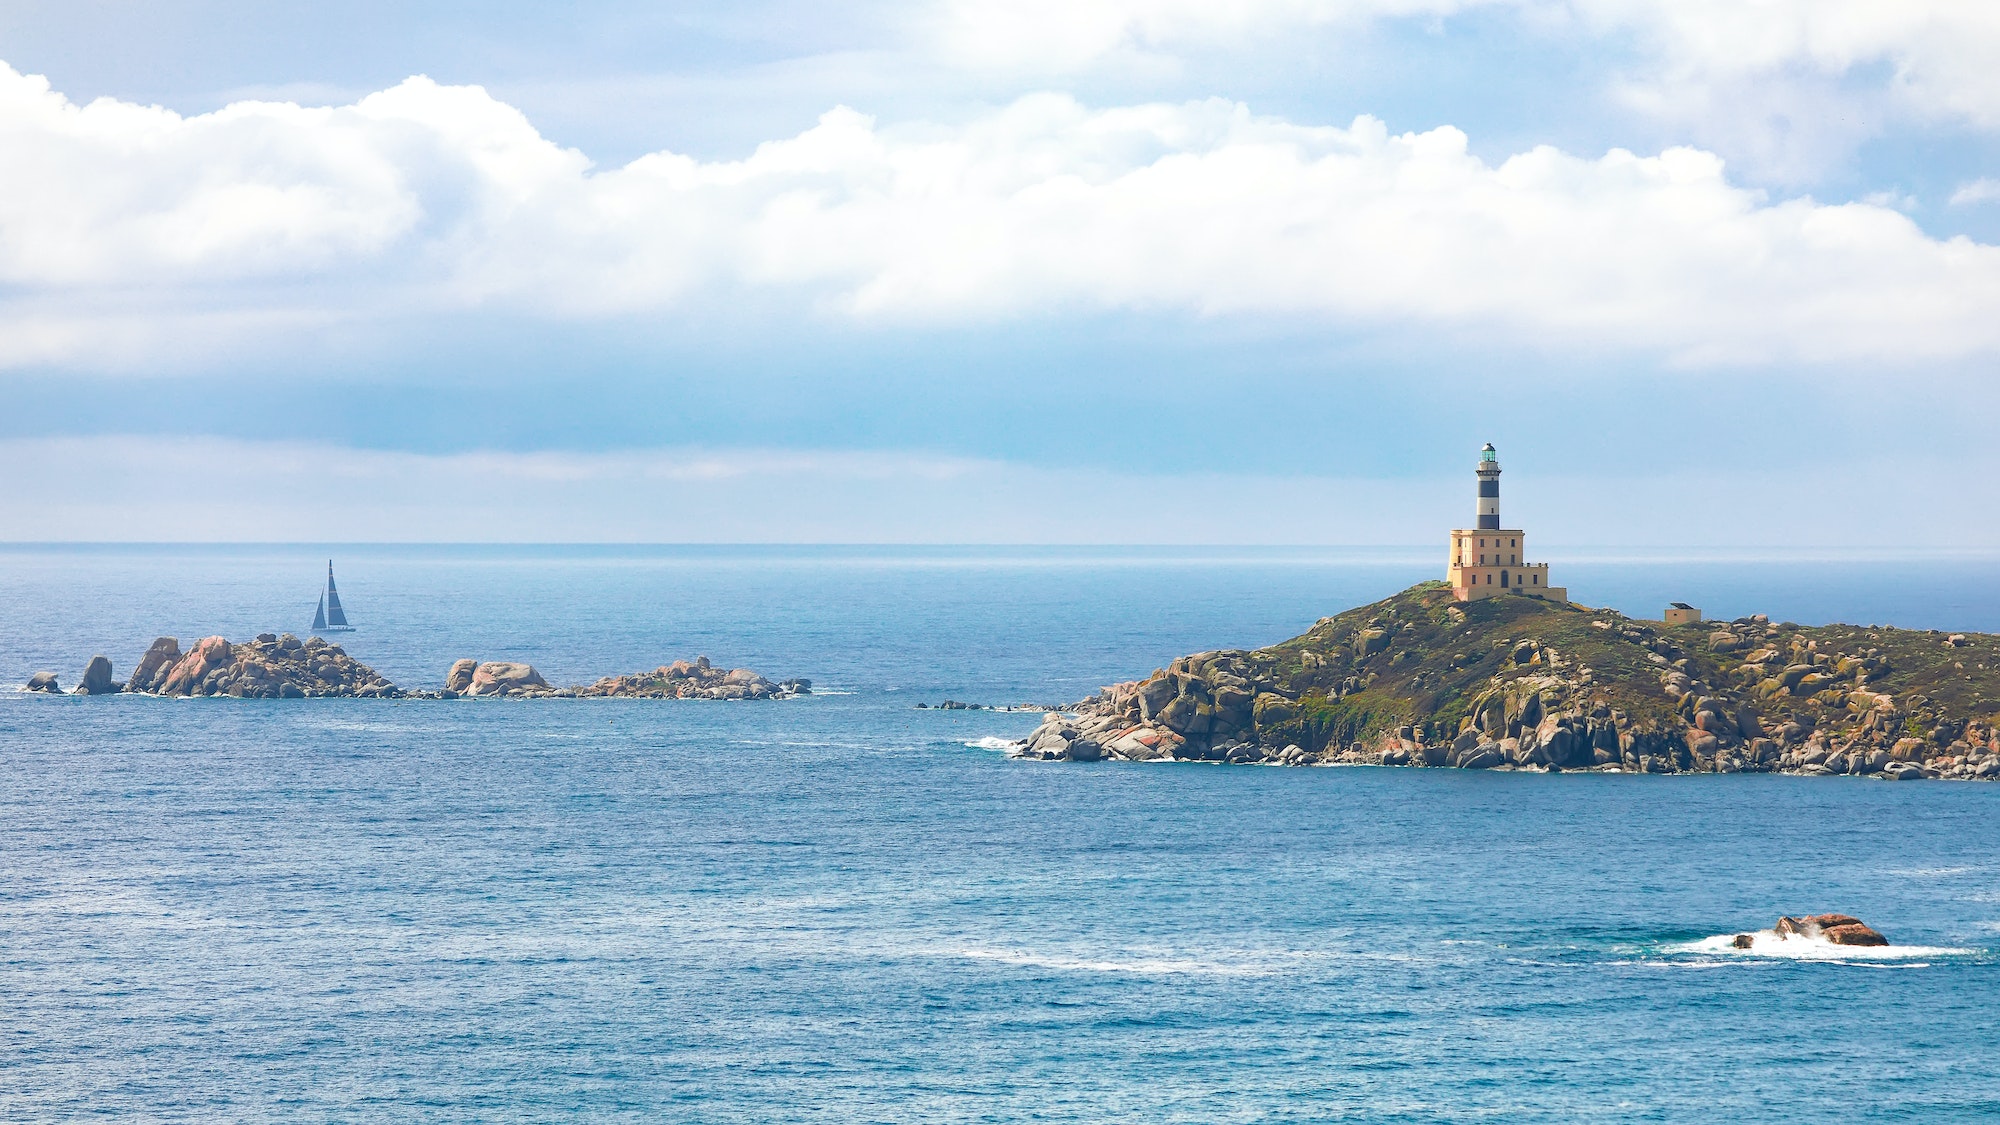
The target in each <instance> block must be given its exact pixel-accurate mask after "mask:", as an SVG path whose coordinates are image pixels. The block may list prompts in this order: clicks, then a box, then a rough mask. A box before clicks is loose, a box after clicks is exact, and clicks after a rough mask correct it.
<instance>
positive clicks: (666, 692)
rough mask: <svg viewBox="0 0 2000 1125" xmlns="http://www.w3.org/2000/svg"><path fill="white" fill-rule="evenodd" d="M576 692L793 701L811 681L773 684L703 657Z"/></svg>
mask: <svg viewBox="0 0 2000 1125" xmlns="http://www.w3.org/2000/svg"><path fill="white" fill-rule="evenodd" d="M576 693H577V694H578V695H582V696H618V697H621V698H639V699H790V698H791V697H792V696H795V695H810V694H811V693H812V681H811V680H785V681H784V682H782V683H772V682H771V681H770V680H767V679H765V678H764V677H763V676H761V675H758V674H757V673H756V672H752V671H751V670H750V669H748V668H731V669H728V670H726V671H725V670H723V669H720V668H714V667H711V666H710V665H709V662H708V657H706V656H701V657H696V658H695V659H694V660H692V661H689V660H676V661H674V662H673V663H672V664H663V665H661V666H660V667H658V668H655V669H654V670H652V671H651V672H637V673H632V674H629V675H623V676H606V677H604V678H603V679H601V680H598V681H597V682H596V683H593V684H590V685H588V686H586V687H580V688H577V689H576Z"/></svg>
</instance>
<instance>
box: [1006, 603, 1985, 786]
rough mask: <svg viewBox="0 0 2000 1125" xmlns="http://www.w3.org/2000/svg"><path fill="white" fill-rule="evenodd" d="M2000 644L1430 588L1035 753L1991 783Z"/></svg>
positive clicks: (1032, 754)
mask: <svg viewBox="0 0 2000 1125" xmlns="http://www.w3.org/2000/svg"><path fill="white" fill-rule="evenodd" d="M1997 725H2000V637H1996V636H1992V635H1985V634H1966V633H1950V634H1947V633H1941V632H1937V631H1935V630H1931V631H1922V630H1908V629H1892V628H1885V627H1863V626H1855V625H1826V626H1818V627H1807V626H1801V625H1795V624H1791V623H1789V622H1782V623H1773V622H1771V621H1770V620H1768V619H1767V618H1765V617H1762V616H1756V617H1745V618H1740V619H1738V620H1735V621H1729V622H1721V623H1717V622H1696V623H1689V624H1680V625H1672V626H1669V625H1667V624H1665V623H1664V622H1659V621H1645V620H1638V619H1633V618H1627V617H1624V616H1622V615H1620V614H1618V613H1616V612H1612V611H1609V610H1602V609H1590V608H1587V607H1584V606H1580V605H1575V604H1571V603H1569V602H1567V601H1562V600H1553V599H1549V598H1543V597H1535V596H1513V597H1507V596H1499V597H1482V598H1479V599H1477V600H1461V598H1460V597H1459V596H1458V595H1457V594H1456V593H1455V592H1454V589H1453V587H1452V586H1450V585H1447V584H1446V583H1443V582H1426V583H1422V584H1420V585H1417V586H1414V587H1411V588H1410V589H1408V590H1405V591H1403V592H1402V593H1400V594H1397V595H1395V596H1393V597H1390V598H1387V599H1384V600H1383V601H1380V602H1376V603H1375V604H1373V605H1367V606H1362V607H1360V608H1358V609H1353V610H1349V611H1347V612H1346V613H1342V614H1339V615H1337V616H1334V617H1328V618H1323V619H1321V620H1320V621H1319V622H1318V623H1317V624H1315V625H1314V626H1313V627H1312V628H1311V629H1310V630H1308V631H1307V632H1306V633H1304V634H1303V635H1301V636H1298V637H1294V638H1292V639H1291V640H1288V641H1285V642H1282V643H1280V644H1275V645H1272V646H1270V647H1268V648H1260V649H1252V650H1225V651H1216V652H1203V653H1196V654H1194V655H1191V656H1184V657H1181V658H1180V659H1178V660H1175V661H1174V662H1173V663H1172V664H1171V665H1169V666H1168V667H1166V668H1164V669H1160V670H1158V671H1156V672H1154V673H1153V674H1152V675H1151V676H1148V677H1146V678H1145V679H1142V680H1134V681H1131V682H1129V683H1121V684H1114V685H1112V686H1110V687H1107V688H1105V689H1104V690H1103V691H1101V692H1099V693H1098V694H1097V695H1096V696H1093V697H1092V698H1090V699H1086V700H1083V701H1081V702H1079V703H1077V704H1075V705H1074V706H1073V707H1072V708H1070V709H1069V710H1067V711H1063V712H1051V713H1050V714H1048V715H1047V716H1046V717H1045V718H1044V720H1043V722H1042V724H1041V726H1040V727H1039V728H1038V729H1037V730H1036V731H1035V732H1034V733H1033V734H1032V735H1031V736H1030V737H1029V738H1028V739H1026V740H1025V741H1023V742H1022V743H1020V744H1019V745H1018V746H1017V748H1016V749H1015V750H1014V751H1013V752H1014V753H1015V754H1016V755H1018V756H1021V757H1028V758H1037V759H1044V760H1063V761H1094V760H1097V759H1101V758H1112V759H1124V760H1130V761H1151V760H1165V759H1173V760H1183V761H1203V762H1227V763H1261V764H1274V765H1364V764H1365V765H1385V766H1413V767H1432V768H1438V767H1446V768H1459V769H1501V770H1534V771H1547V772H1556V771H1565V770H1597V771H1606V772H1611V771H1618V772H1638V773H1691V772H1701V773H1710V772H1714V773H1732V772H1759V771H1762V772H1771V771H1777V772H1787V773H1801V774H1852V775H1866V776H1871V777H1879V778H1885V779H1897V780H1907V779H1917V778H1958V779H1994V778H2000V741H1996V733H1995V732H1996V726H1997Z"/></svg>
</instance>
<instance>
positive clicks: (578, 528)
mask: <svg viewBox="0 0 2000 1125" xmlns="http://www.w3.org/2000/svg"><path fill="white" fill-rule="evenodd" d="M1560 460H1561V459H1560V458H1554V459H1551V463H1555V462H1559V461H1560ZM1524 473H1525V475H1524ZM1621 473H1622V475H1621ZM1982 473H1983V470H1982V469H1981V468H1980V467H1979V466H1977V465H1972V464H1969V463H1968V464H1964V465H1949V464H1942V463H1940V462H1937V461H1935V460H1932V459H1927V458H1926V457H1923V456H1915V457H1912V456H1908V455H1906V454H1905V453H1904V452H1903V451H1901V450H1898V451H1896V456H1895V457H1894V458H1893V459H1886V460H1877V459H1872V458H1869V457H1855V458H1848V459H1840V460H1837V461H1834V462H1828V463H1825V464H1813V465H1807V466H1802V467H1798V468H1779V469H1773V470H1772V471H1771V472H1769V473H1767V474H1766V475H1765V476H1763V477H1761V478H1760V483H1759V487H1757V488H1754V489H1745V488H1744V487H1742V482H1741V481H1740V480H1738V479H1736V478H1734V477H1732V476H1731V475H1729V472H1727V471H1724V470H1719V469H1711V468H1706V467H1702V466H1699V465H1687V464H1680V463H1666V464H1663V463H1656V462H1654V461H1651V460H1648V461H1645V462H1643V463H1637V464H1634V465H1631V466H1627V467H1625V468H1623V469H1622V470H1612V469H1610V468H1607V467H1601V466H1592V467H1588V468H1587V469H1585V470H1582V471H1578V472H1575V473H1571V474H1565V475H1547V474H1537V473H1532V472H1528V471H1526V470H1522V469H1519V468H1517V469H1515V470H1513V471H1512V475H1513V476H1516V477H1519V478H1520V479H1518V480H1516V481H1515V482H1514V483H1513V484H1511V485H1510V486H1509V488H1510V490H1511V491H1510V496H1511V497H1512V499H1510V501H1509V504H1510V509H1509V510H1510V511H1512V512H1513V513H1514V515H1515V516H1517V517H1518V518H1519V520H1520V521H1521V522H1522V523H1523V524H1524V526H1526V527H1529V528H1531V529H1533V531H1534V533H1535V536H1536V541H1537V542H1538V543H1541V544H1543V545H1544V546H1545V547H1547V546H1548V545H1551V544H1591V545H1603V546H1628V547H1656V548H1665V549H1667V550H1669V551H1680V550H1685V549H1687V548H1689V547H1727V548H1739V549H1740V548H1747V547H1784V548H1788V549H1810V548H1817V547H1839V548H1842V549H1847V550H1852V549H1855V548H1856V547H1857V546H1859V545H1863V544H1880V543H1893V544H1895V545H1896V549H1898V550H1912V549H1920V548H1962V549H1980V548H1984V549H1991V548H1995V547H2000V502H1996V500H1995V499H1994V497H1993V494H1992V490H1991V489H1987V488H1984V487H1982V486H1981V483H1982V481H1983V475H1982ZM0 480H5V481H7V482H8V486H7V488H6V489H4V490H0V529H4V533H0V538H4V539H6V540H8V541H14V542H22V541H28V542H38V541H40V542H46V541H70V540H76V541H91V540H106V539H111V540H118V541H160V542H227V541H239V542H240V541H254V542H328V541H332V542H689V543H694V542H719V543H746V542H807V543H811V542H877V543H1111V544H1117V543H1157V544H1212V545H1228V544H1244V543H1272V544H1307V545H1312V544H1335V545H1337V544H1391V545H1394V544H1429V543H1436V542H1439V536H1440V535H1441V534H1442V531H1443V529H1445V528H1447V527H1451V526H1455V525H1456V524H1457V523H1458V522H1459V521H1461V520H1462V519H1463V518H1465V516H1466V515H1467V514H1468V512H1469V510H1470V504H1471V496H1470V486H1469V484H1468V482H1467V478H1466V477H1464V476H1462V475H1458V474H1457V473H1453V474H1451V475H1449V476H1429V477H1424V478H1416V479H1411V478H1399V479H1389V480H1370V479H1364V478H1355V477H1338V476H1332V475H1313V474H1298V475H1276V474H1259V473H1246V472H1226V471H1225V472H1195V471H1188V470H1185V469H1181V468H1165V469H1154V468H1150V467H1143V466H1140V467H1133V468H1130V469H1125V470H1107V469H1098V468H1079V467H1067V468H1065V467H1056V466H1048V465H1025V464H1019V463H1014V462H1006V461H996V460H990V459H984V458H974V457H952V456H940V455H936V454H930V453H912V452H896V451H886V452H884V451H877V452H842V451H811V450H786V449H655V450H640V451H632V452H622V453H562V452H541V453H507V452H476V453H461V454H419V453H408V452H395V451H380V450H363V449H352V448H346V447H341V446H334V445H314V444H297V443H288V442H259V441H240V440H231V439H223V438H213V437H200V438H162V437H133V436H98V437H69V438H41V439H7V440H0ZM1770 495H1787V496H1790V495H1839V496H1840V497H1841V502H1842V505H1843V511H1846V512H1848V513H1851V516H1852V518H1851V519H1849V520H1848V521H1847V522H1846V523H1843V524H1842V525H1841V527H1840V528H1839V529H1838V530H1839V537H1838V542H1834V541H1832V540H1831V539H1830V534H1829V531H1828V528H1827V524H1826V521H1825V518H1824V513H1823V512H1822V511H1821V510H1819V509H1818V508H1816V507H1814V506H1812V505H1804V506H1798V505H1793V506H1780V507H1779V508H1775V509H1774V508H1773V507H1772V506H1771V505H1770V504H1769V503H1768V502H1767V500H1766V498H1767V497H1768V496H1770ZM1689 497H1699V498H1700V503H1699V505H1698V506H1699V508H1700V510H1701V511H1702V513H1703V517H1702V518H1701V519H1699V520H1693V521H1682V522H1679V523H1676V524H1674V525H1673V527H1672V528H1671V529H1670V532H1671V534H1669V533H1668V531H1667V530H1663V528H1662V525H1661V524H1660V522H1659V520H1658V518H1657V513H1659V512H1662V511H1680V510H1684V509H1686V508H1687V507H1688V503H1689V500H1688V498H1689ZM1167 498H1171V499H1170V500H1169V499H1167ZM1301 513H1306V514H1307V515H1306V516H1305V517H1303V518H1302V516H1301ZM1560 555H1561V553H1560V552H1558V557H1560Z"/></svg>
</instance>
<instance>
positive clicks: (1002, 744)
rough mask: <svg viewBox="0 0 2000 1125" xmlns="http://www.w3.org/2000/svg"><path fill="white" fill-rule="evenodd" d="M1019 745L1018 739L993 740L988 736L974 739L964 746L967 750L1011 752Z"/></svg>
mask: <svg viewBox="0 0 2000 1125" xmlns="http://www.w3.org/2000/svg"><path fill="white" fill-rule="evenodd" d="M1020 743H1021V740H1020V739H1018V738H995V737H994V736H992V735H990V734H989V735H987V736H986V737H985V738H975V739H973V740H972V741H971V742H968V743H966V744H965V746H966V748H967V749H969V750H1012V749H1013V748H1014V747H1016V746H1018V745H1020Z"/></svg>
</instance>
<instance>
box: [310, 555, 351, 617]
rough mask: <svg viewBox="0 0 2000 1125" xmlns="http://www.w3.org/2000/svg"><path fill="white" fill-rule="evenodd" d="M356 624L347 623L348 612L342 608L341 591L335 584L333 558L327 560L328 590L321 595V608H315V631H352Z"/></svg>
mask: <svg viewBox="0 0 2000 1125" xmlns="http://www.w3.org/2000/svg"><path fill="white" fill-rule="evenodd" d="M353 631H354V626H352V625H349V624H348V623H347V612H346V611H345V610H343V609H341V608H340V591H339V590H337V589H335V588H334V585H333V560H332V559H328V560H326V592H325V593H323V594H321V595H320V596H319V608H318V609H315V610H313V632H315V633H352V632H353Z"/></svg>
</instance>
